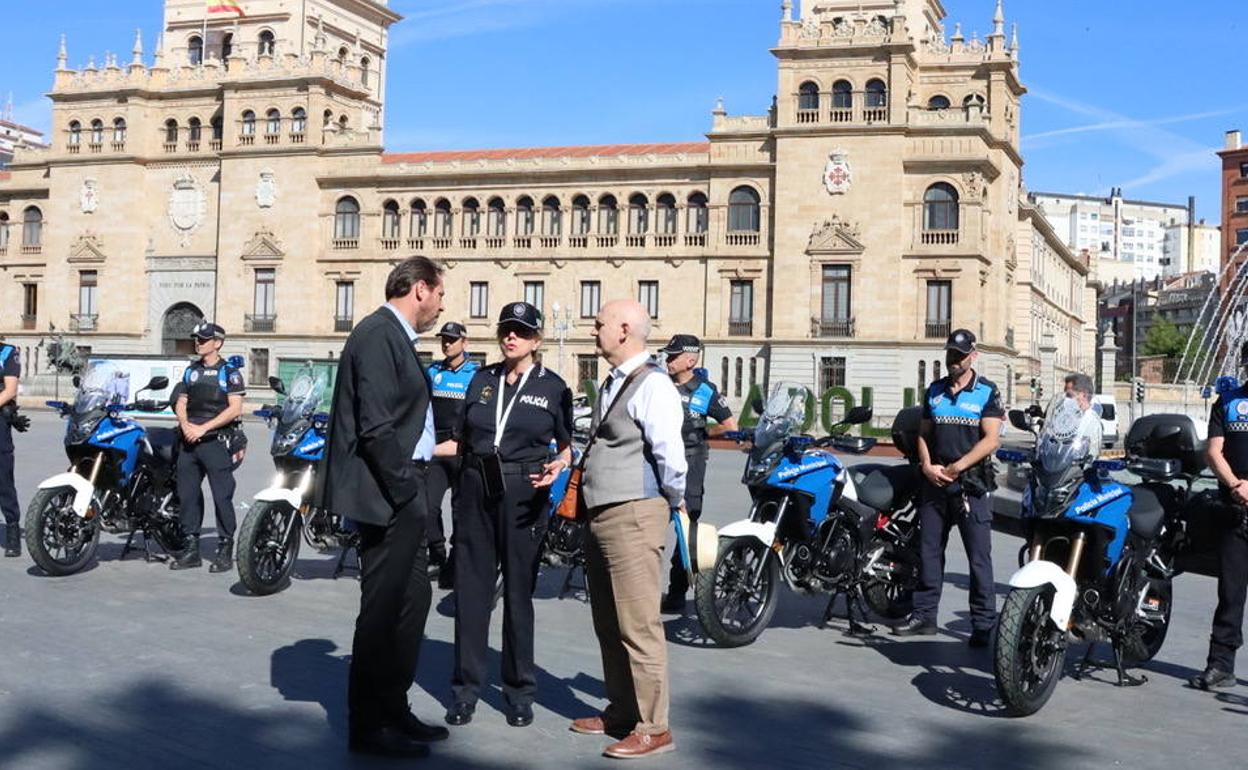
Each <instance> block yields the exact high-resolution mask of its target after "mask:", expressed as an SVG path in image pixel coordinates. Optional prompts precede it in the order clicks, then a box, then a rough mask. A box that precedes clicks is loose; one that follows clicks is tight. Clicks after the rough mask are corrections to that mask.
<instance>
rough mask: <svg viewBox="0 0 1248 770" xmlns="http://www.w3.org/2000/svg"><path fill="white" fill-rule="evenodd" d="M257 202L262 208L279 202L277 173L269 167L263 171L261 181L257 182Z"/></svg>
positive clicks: (270, 206)
mask: <svg viewBox="0 0 1248 770" xmlns="http://www.w3.org/2000/svg"><path fill="white" fill-rule="evenodd" d="M256 203H257V204H258V205H259V206H260V208H262V209H268V208H272V207H273V204H274V203H277V175H276V174H274V173H273V172H272V171H270V170H269V169H265V170H263V171H261V172H260V181H258V182H256Z"/></svg>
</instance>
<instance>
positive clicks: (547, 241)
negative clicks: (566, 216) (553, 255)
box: [537, 235, 563, 249]
mask: <svg viewBox="0 0 1248 770" xmlns="http://www.w3.org/2000/svg"><path fill="white" fill-rule="evenodd" d="M537 240H538V244H539V245H540V246H541V247H542V248H543V249H557V248H559V242H560V241H562V240H563V239H562V238H560V237H559V236H558V235H543V236H541V237H540V238H538V239H537Z"/></svg>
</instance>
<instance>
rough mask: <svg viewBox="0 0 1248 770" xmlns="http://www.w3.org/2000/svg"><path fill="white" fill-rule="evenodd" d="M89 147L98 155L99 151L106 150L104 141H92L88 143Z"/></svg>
mask: <svg viewBox="0 0 1248 770" xmlns="http://www.w3.org/2000/svg"><path fill="white" fill-rule="evenodd" d="M87 149H88V150H90V151H91V152H93V153H95V154H97V155H98V154H99V153H101V152H104V143H103V142H92V143H91V144H88V145H87Z"/></svg>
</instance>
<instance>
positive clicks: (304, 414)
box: [273, 366, 329, 454]
mask: <svg viewBox="0 0 1248 770" xmlns="http://www.w3.org/2000/svg"><path fill="white" fill-rule="evenodd" d="M328 381H329V378H328V377H327V376H326V374H325V372H319V371H316V370H315V369H313V368H312V367H311V366H303V367H301V368H300V369H299V371H298V372H296V373H295V378H294V380H293V381H292V382H291V383H290V388H289V389H288V390H287V394H286V400H285V401H284V402H283V403H282V413H281V415H280V416H279V417H278V420H277V430H276V431H275V432H274V434H273V454H286V453H288V452H290V451H291V450H292V449H294V448H295V446H296V445H297V444H298V443H299V439H300V438H302V437H303V434H304V433H305V432H306V431H307V429H308V426H309V424H310V423H311V421H312V415H313V414H315V413H316V410H317V409H318V408H319V407H320V405H321V398H322V397H323V396H324V395H325V388H326V385H327V383H328Z"/></svg>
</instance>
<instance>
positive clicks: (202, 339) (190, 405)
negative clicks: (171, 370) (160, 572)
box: [169, 322, 247, 572]
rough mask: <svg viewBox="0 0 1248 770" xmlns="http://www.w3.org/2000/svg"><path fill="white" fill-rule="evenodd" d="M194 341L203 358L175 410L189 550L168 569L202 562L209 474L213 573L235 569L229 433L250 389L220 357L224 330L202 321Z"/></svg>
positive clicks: (186, 377)
mask: <svg viewBox="0 0 1248 770" xmlns="http://www.w3.org/2000/svg"><path fill="white" fill-rule="evenodd" d="M191 338H192V339H193V340H194V341H195V353H196V354H197V355H199V356H200V359H199V360H198V361H196V362H195V363H193V364H191V365H190V366H189V367H187V370H186V372H185V374H184V375H183V377H182V385H183V387H182V388H181V389H180V390H178V391H177V401H176V402H175V403H174V408H173V410H174V413H175V414H176V415H177V417H178V428H179V429H180V430H181V434H182V443H181V446H180V447H179V452H178V465H177V486H178V499H179V500H180V501H181V506H182V529H183V531H184V532H185V533H186V549H185V550H184V552H183V553H182V555H180V556H179V557H178V558H177V559H175V560H174V561H173V562H172V563H171V564H170V565H169V566H170V567H171V568H172V569H175V570H176V569H193V568H196V567H199V566H200V565H202V564H203V561H202V560H201V558H200V555H199V530H200V527H201V526H202V525H203V522H204V505H203V496H202V494H201V487H202V486H203V483H204V476H207V477H208V487H209V489H211V490H212V502H213V504H214V506H215V507H216V513H217V554H216V557H215V558H214V559H213V562H212V566H211V567H210V571H211V572H225V571H227V570H229V569H231V568H233V566H234V527H235V522H234V461H235V458H234V457H233V456H232V455H231V452H230V449H229V448H228V446H227V444H226V440H227V439H228V438H229V435H228V431H232V430H234V429H235V423H236V422H237V421H238V418H239V416H240V415H241V414H242V413H243V396H245V395H246V394H247V388H246V386H245V385H244V383H243V373H242V372H241V371H239V370H238V369H236V368H234V367H232V366H230V365H229V364H228V363H227V362H226V360H225V359H223V358H222V357H221V346H222V345H223V344H224V343H225V330H224V329H222V328H221V327H220V326H217V325H216V324H213V323H206V322H205V323H201V324H199V325H198V326H196V327H195V329H194V331H192V332H191Z"/></svg>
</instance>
